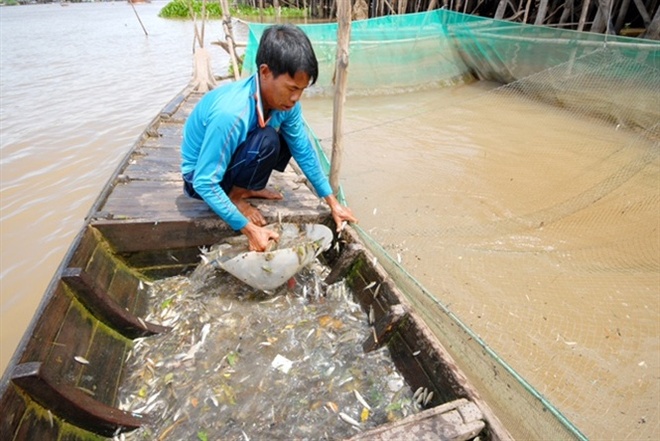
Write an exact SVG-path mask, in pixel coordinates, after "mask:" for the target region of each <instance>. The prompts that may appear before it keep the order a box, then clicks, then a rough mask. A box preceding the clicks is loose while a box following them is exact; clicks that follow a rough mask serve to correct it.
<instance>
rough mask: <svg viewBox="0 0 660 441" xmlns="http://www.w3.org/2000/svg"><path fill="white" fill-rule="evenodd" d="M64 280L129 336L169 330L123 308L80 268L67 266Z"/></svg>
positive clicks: (100, 315)
mask: <svg viewBox="0 0 660 441" xmlns="http://www.w3.org/2000/svg"><path fill="white" fill-rule="evenodd" d="M62 280H63V281H64V282H65V283H67V284H68V285H70V286H71V288H72V289H73V290H74V292H75V293H76V295H77V297H78V299H79V300H80V302H81V303H83V304H84V305H85V306H86V307H87V308H89V310H90V311H92V312H93V313H94V314H95V315H97V316H98V317H99V319H100V320H102V321H103V322H104V323H107V324H108V326H110V327H111V328H113V329H115V330H117V332H119V333H120V334H122V335H125V336H126V337H128V338H137V337H144V336H147V335H154V334H161V333H163V332H168V331H169V330H170V328H168V327H166V326H160V325H157V324H154V323H149V322H146V321H144V320H143V319H141V318H139V317H136V316H134V315H133V314H131V313H130V312H128V311H127V310H126V309H124V308H122V307H121V306H120V305H119V304H118V303H117V302H116V301H115V300H114V299H112V298H110V297H109V296H107V295H106V294H105V292H103V291H102V290H101V289H100V288H99V286H98V285H97V283H96V282H95V280H94V279H92V278H91V277H90V276H89V274H88V273H87V272H85V271H83V270H82V269H80V268H67V269H66V270H64V271H63V272H62Z"/></svg>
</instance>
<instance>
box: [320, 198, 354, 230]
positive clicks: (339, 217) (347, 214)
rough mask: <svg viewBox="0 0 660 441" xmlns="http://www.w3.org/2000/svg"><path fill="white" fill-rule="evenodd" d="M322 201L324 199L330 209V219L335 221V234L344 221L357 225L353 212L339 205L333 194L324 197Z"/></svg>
mask: <svg viewBox="0 0 660 441" xmlns="http://www.w3.org/2000/svg"><path fill="white" fill-rule="evenodd" d="M323 199H325V202H326V203H327V204H328V206H329V207H330V211H331V212H332V218H333V219H334V220H335V224H336V226H337V232H339V231H341V227H342V224H343V223H344V221H346V222H355V223H357V221H358V220H357V218H356V217H355V216H354V215H353V211H352V210H351V209H350V208H348V207H345V206H343V205H342V204H340V203H339V201H338V200H337V198H336V197H335V195H334V194H331V195H329V196H326V197H325V198H323Z"/></svg>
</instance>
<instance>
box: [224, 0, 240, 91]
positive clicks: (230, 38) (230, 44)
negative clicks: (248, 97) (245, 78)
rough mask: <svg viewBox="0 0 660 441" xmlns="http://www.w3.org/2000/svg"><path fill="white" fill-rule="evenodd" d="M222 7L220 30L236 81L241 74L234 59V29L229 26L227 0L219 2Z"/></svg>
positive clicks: (235, 58) (229, 17)
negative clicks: (225, 42) (222, 33)
mask: <svg viewBox="0 0 660 441" xmlns="http://www.w3.org/2000/svg"><path fill="white" fill-rule="evenodd" d="M220 6H221V7H222V29H223V30H224V32H225V39H226V40H227V49H229V50H228V52H229V58H230V60H231V66H232V69H233V71H234V79H235V80H238V79H239V78H240V77H241V72H240V69H239V67H238V58H237V57H236V43H235V41H236V40H235V39H234V29H233V27H232V25H231V15H230V14H229V3H228V2H227V0H220Z"/></svg>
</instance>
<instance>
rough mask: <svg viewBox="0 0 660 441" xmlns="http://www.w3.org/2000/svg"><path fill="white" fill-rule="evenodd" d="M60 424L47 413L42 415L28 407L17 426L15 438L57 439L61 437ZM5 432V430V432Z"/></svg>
mask: <svg viewBox="0 0 660 441" xmlns="http://www.w3.org/2000/svg"><path fill="white" fill-rule="evenodd" d="M60 429H61V426H60V425H59V424H57V425H56V424H55V421H54V420H52V419H51V418H48V417H47V416H46V415H43V416H40V415H39V414H38V413H37V411H36V410H35V409H34V408H31V409H26V411H25V413H24V418H23V419H22V420H21V421H20V423H19V426H18V427H17V428H16V433H15V434H14V433H13V432H12V434H13V435H14V437H13V439H16V440H22V439H24V440H28V439H29V440H37V439H38V440H39V441H42V440H43V441H57V440H59V439H60ZM3 433H4V432H3Z"/></svg>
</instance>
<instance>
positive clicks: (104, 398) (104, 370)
mask: <svg viewBox="0 0 660 441" xmlns="http://www.w3.org/2000/svg"><path fill="white" fill-rule="evenodd" d="M129 347H130V343H128V340H126V342H123V341H119V340H118V339H117V338H116V337H115V336H113V335H111V334H110V333H108V332H103V331H102V330H101V329H98V328H97V330H96V332H95V333H94V336H93V341H92V343H91V344H90V346H89V348H88V350H87V354H85V358H86V359H87V360H89V364H88V365H81V372H80V375H79V377H78V381H77V382H76V383H75V386H76V387H78V388H80V389H81V390H83V391H88V392H87V393H88V394H90V395H91V396H93V397H94V399H96V400H98V401H100V402H102V403H105V404H107V405H109V406H114V405H115V404H116V403H117V391H118V388H119V383H120V381H121V372H122V369H123V365H124V359H125V354H126V351H127V350H128V349H129ZM92 394H93V395H92Z"/></svg>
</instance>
